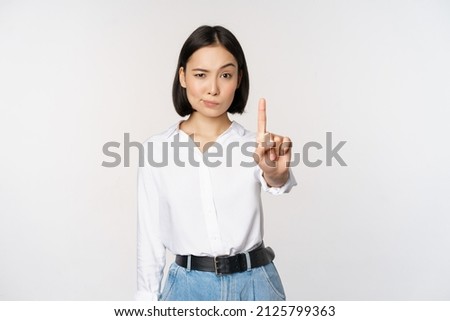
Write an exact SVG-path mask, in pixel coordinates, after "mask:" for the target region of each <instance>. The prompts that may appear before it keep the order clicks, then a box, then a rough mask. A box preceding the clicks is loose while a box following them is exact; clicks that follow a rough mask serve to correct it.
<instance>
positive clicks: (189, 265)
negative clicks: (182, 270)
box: [186, 254, 192, 271]
mask: <svg viewBox="0 0 450 321" xmlns="http://www.w3.org/2000/svg"><path fill="white" fill-rule="evenodd" d="M191 261H192V255H190V254H189V255H188V256H187V264H186V270H188V271H191Z"/></svg>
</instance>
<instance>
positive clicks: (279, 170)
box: [254, 98, 292, 187]
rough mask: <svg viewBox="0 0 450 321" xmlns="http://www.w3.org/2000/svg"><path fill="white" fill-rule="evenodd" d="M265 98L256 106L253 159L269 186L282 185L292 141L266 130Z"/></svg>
mask: <svg viewBox="0 0 450 321" xmlns="http://www.w3.org/2000/svg"><path fill="white" fill-rule="evenodd" d="M266 126H267V117H266V100H265V99H264V98H261V99H260V100H259V107H258V130H257V132H256V142H257V144H258V145H257V147H256V150H255V155H254V159H255V161H256V163H257V164H258V165H259V167H260V168H261V169H262V171H263V172H264V179H265V180H266V182H267V184H268V185H269V186H273V187H278V186H282V185H284V183H286V181H287V180H288V178H289V163H290V160H291V147H292V142H291V140H290V139H289V137H286V136H280V135H276V134H274V133H270V132H267V130H266Z"/></svg>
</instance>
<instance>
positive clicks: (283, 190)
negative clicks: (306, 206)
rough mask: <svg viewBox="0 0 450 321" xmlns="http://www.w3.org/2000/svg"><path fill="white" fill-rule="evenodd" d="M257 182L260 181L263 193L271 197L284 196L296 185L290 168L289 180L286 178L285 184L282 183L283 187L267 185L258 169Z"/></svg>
mask: <svg viewBox="0 0 450 321" xmlns="http://www.w3.org/2000/svg"><path fill="white" fill-rule="evenodd" d="M259 180H260V181H261V185H262V189H263V191H265V192H268V193H270V194H272V195H280V194H284V193H289V192H290V190H291V189H292V187H294V186H295V185H297V181H296V180H295V177H294V174H293V173H292V170H291V169H290V168H289V178H288V180H287V182H286V183H284V185H283V186H279V187H270V186H269V185H267V182H266V180H265V179H264V176H263V171H262V169H261V168H260V169H259Z"/></svg>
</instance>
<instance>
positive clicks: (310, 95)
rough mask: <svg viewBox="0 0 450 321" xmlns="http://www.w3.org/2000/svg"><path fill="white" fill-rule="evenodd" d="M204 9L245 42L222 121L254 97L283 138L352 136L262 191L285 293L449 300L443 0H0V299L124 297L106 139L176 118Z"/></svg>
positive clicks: (449, 25)
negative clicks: (182, 77)
mask: <svg viewBox="0 0 450 321" xmlns="http://www.w3.org/2000/svg"><path fill="white" fill-rule="evenodd" d="M202 24H210V25H216V24H219V25H223V26H225V27H227V28H229V29H230V30H231V31H232V32H233V33H234V34H235V35H236V36H237V38H238V39H239V41H240V42H241V44H242V46H243V48H244V51H245V53H246V57H247V61H248V65H249V72H250V77H251V78H250V81H251V93H250V99H249V103H248V106H247V110H246V113H245V114H244V115H242V116H234V117H233V118H234V119H236V120H237V121H238V122H240V123H241V124H243V125H245V126H246V127H248V128H250V129H252V128H253V129H256V109H257V101H258V98H259V97H265V98H266V99H267V102H268V117H269V118H268V129H269V130H270V131H273V132H275V133H278V134H283V135H289V136H290V137H291V138H292V140H293V141H294V144H295V145H294V151H295V152H297V153H300V152H302V146H303V145H304V144H305V143H307V142H309V141H317V142H319V143H321V144H322V145H325V135H326V132H332V133H333V145H336V144H337V143H338V142H339V141H341V140H342V141H347V143H346V144H345V145H344V147H343V148H342V149H341V152H340V155H341V157H342V158H343V159H344V160H345V161H346V163H347V164H348V166H347V167H342V166H340V165H339V164H337V163H336V162H334V163H333V166H331V167H327V166H325V164H322V166H319V167H316V168H310V167H306V166H305V165H304V164H303V163H301V164H299V165H298V166H296V167H295V168H294V173H295V175H296V177H297V180H298V181H299V183H300V184H299V186H297V187H296V188H295V189H293V190H292V192H291V193H290V194H288V195H283V196H280V197H274V196H270V195H264V205H265V213H266V217H265V220H266V237H265V241H266V244H268V245H270V246H271V247H273V248H274V249H275V251H276V253H277V258H276V261H275V262H276V264H277V267H278V270H279V271H280V274H281V276H282V279H283V281H284V285H285V289H286V293H287V295H288V299H290V300H442V299H445V300H450V273H449V271H450V258H449V253H450V216H449V214H450V203H449V200H448V196H449V194H450V193H449V192H450V170H449V161H450V152H449V147H448V145H449V144H448V138H449V136H450V135H449V134H450V130H449V125H448V123H449V119H450V117H449V116H450V112H449V108H450V90H449V89H450V59H449V57H450V3H449V2H448V1H356V0H355V1H331V0H329V1H312V0H311V1H273V0H272V1H260V0H258V1H256V0H252V1H236V0H233V1H214V2H213V1H198V0H197V1H125V0H122V1H118V0H114V1H111V0H109V1H107V0H104V1H99V0H95V1H92V0H90V1H87V0H84V1H80V0H77V1H56V0H55V1H50V0H44V1H5V0H0V108H1V114H0V137H1V158H0V299H1V300H131V299H133V296H134V293H135V290H136V176H137V167H136V160H137V157H136V155H137V153H136V151H135V150H134V151H132V153H133V157H132V163H133V165H132V166H131V167H128V168H125V167H123V163H122V166H120V167H116V168H105V167H102V166H101V164H102V161H110V160H111V159H110V158H108V157H106V156H105V155H103V153H102V147H103V144H105V143H106V142H108V141H117V142H120V143H121V146H123V139H124V133H130V137H131V139H132V140H134V141H141V142H142V141H144V140H145V139H147V138H148V137H149V136H151V135H153V134H155V133H158V132H160V131H162V130H164V129H165V128H167V127H168V126H170V125H171V124H173V123H175V122H176V121H178V120H179V117H178V116H177V114H176V113H175V111H174V109H173V107H172V102H171V85H172V79H173V75H174V73H175V66H176V62H177V57H178V54H179V50H180V48H181V45H182V44H183V42H184V40H185V39H186V38H187V36H188V35H189V34H190V33H191V32H192V31H193V30H194V29H195V28H196V27H198V26H200V25H202ZM120 152H121V154H122V155H123V150H121V151H120ZM310 157H311V159H312V160H315V159H316V158H320V159H323V160H324V159H325V158H324V157H325V152H324V150H321V151H317V152H315V153H311V155H310Z"/></svg>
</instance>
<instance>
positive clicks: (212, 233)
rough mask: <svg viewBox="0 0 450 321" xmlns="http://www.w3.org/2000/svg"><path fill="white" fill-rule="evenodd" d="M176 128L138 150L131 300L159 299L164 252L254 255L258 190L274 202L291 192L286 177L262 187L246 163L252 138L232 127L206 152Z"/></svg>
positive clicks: (257, 172)
mask: <svg viewBox="0 0 450 321" xmlns="http://www.w3.org/2000/svg"><path fill="white" fill-rule="evenodd" d="M179 124H180V122H179V123H176V124H174V125H173V126H171V127H170V128H169V129H168V130H166V131H164V132H163V133H161V134H158V135H155V136H152V137H151V138H150V139H148V140H147V141H146V142H145V143H144V150H145V153H144V155H145V157H144V159H145V162H144V163H145V164H144V166H143V167H139V172H138V231H137V274H138V275H137V293H136V299H137V300H158V298H159V295H160V290H161V280H162V277H163V269H164V265H165V261H166V259H165V255H166V249H168V250H169V251H170V252H172V253H173V254H181V255H188V254H193V255H199V256H203V255H208V256H218V255H234V254H236V253H240V252H244V251H249V250H252V249H253V248H255V247H256V246H257V245H258V244H259V243H260V242H261V241H262V240H263V234H264V233H263V232H264V231H263V209H262V204H261V187H262V188H263V190H264V191H267V192H269V193H271V194H274V195H277V194H282V193H287V192H289V191H290V190H291V188H292V187H293V186H295V185H297V182H296V181H295V178H294V176H293V174H292V171H291V170H290V173H289V174H290V175H289V179H288V181H287V182H286V184H285V185H283V186H281V187H269V186H268V185H267V183H266V181H265V180H264V178H263V176H262V170H261V169H260V167H259V166H258V165H256V163H255V162H254V161H253V158H252V153H253V151H254V150H255V146H256V135H255V133H253V132H249V131H248V130H246V129H245V128H244V127H243V126H241V125H240V124H238V123H237V122H235V121H233V122H232V124H231V125H230V127H229V128H228V129H227V130H226V131H225V132H224V133H222V134H221V135H220V136H219V137H218V138H217V140H216V143H215V144H214V145H213V146H211V147H209V148H208V150H207V151H206V152H205V153H202V152H201V151H200V149H199V148H197V147H195V146H194V145H193V144H194V143H193V140H192V139H191V138H190V137H189V136H188V135H187V134H186V133H185V132H183V131H182V130H180V129H179ZM180 145H183V146H181V147H180ZM188 145H189V146H190V147H187V146H188ZM193 146H194V147H193ZM163 161H166V163H164V162H163ZM149 163H150V164H149ZM183 165H184V166H183Z"/></svg>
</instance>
